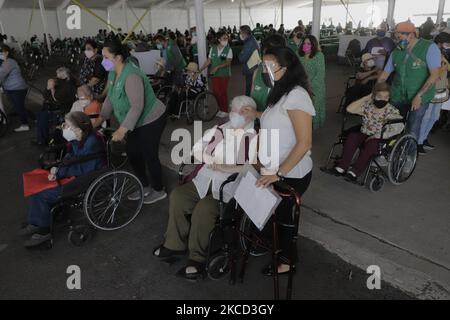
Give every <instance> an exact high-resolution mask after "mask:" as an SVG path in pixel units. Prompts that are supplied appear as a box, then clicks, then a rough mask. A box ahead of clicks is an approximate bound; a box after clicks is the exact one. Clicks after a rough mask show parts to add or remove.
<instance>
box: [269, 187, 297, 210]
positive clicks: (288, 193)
mask: <svg viewBox="0 0 450 320" xmlns="http://www.w3.org/2000/svg"><path fill="white" fill-rule="evenodd" d="M274 188H275V191H277V193H278V194H279V195H280V196H282V197H293V198H294V199H295V204H296V205H297V206H298V207H300V206H301V204H302V200H301V196H300V194H299V193H298V192H297V191H296V190H295V189H294V188H292V187H291V186H290V185H288V184H287V183H286V182H284V181H278V182H275V183H274Z"/></svg>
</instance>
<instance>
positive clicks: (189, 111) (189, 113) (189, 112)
mask: <svg viewBox="0 0 450 320" xmlns="http://www.w3.org/2000/svg"><path fill="white" fill-rule="evenodd" d="M194 120H195V107H194V102H193V101H190V102H188V103H187V106H186V124H187V125H191V124H193V123H194Z"/></svg>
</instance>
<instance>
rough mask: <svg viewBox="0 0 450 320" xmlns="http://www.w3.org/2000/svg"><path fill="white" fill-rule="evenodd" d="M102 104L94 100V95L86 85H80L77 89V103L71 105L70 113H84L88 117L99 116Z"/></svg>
mask: <svg viewBox="0 0 450 320" xmlns="http://www.w3.org/2000/svg"><path fill="white" fill-rule="evenodd" d="M101 108H102V104H101V103H100V102H98V101H97V100H96V99H94V93H93V92H92V89H91V88H90V87H89V86H88V85H82V86H81V87H79V88H78V89H77V101H75V102H74V103H73V105H72V109H70V112H75V111H80V112H84V113H85V114H86V115H88V116H90V117H95V116H98V115H99V114H100V111H101Z"/></svg>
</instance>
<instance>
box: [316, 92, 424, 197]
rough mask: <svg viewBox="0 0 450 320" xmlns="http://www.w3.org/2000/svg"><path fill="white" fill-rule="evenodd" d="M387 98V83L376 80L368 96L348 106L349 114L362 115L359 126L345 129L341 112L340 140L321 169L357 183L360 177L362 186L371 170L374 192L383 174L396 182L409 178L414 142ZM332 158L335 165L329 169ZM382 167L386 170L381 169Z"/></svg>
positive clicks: (388, 95) (382, 182) (379, 187)
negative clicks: (340, 151)
mask: <svg viewBox="0 0 450 320" xmlns="http://www.w3.org/2000/svg"><path fill="white" fill-rule="evenodd" d="M389 98H390V86H389V85H388V84H386V83H379V84H376V85H375V87H374V89H373V93H372V94H371V95H369V96H366V97H364V98H362V99H360V100H358V101H356V102H354V103H352V104H350V105H349V106H348V107H347V109H346V111H347V112H348V113H350V114H356V115H359V116H361V117H362V125H360V126H354V127H351V128H350V129H345V122H346V121H347V115H344V122H343V125H342V132H341V135H340V137H339V141H338V142H337V143H335V144H334V145H333V148H332V150H331V152H330V155H329V158H328V161H327V164H326V166H325V167H322V171H325V172H327V173H331V174H333V175H336V176H345V177H346V180H347V181H349V182H353V183H358V181H360V180H361V179H360V178H361V177H362V176H363V179H362V181H360V184H361V185H365V184H366V182H367V180H368V178H369V174H370V173H372V174H373V177H372V180H371V181H370V184H369V189H370V190H371V191H373V192H377V191H379V190H380V189H381V188H382V187H383V185H384V181H385V179H384V176H387V177H388V179H389V180H390V182H391V183H393V184H395V185H399V184H401V183H403V182H404V181H406V180H407V179H409V177H410V176H411V175H412V172H413V171H414V169H415V165H416V161H417V142H416V141H415V139H414V137H412V136H411V135H408V134H403V133H404V129H405V124H404V123H405V119H403V118H402V116H401V115H400V112H399V111H398V109H396V108H395V107H393V106H392V105H391V104H390V103H389ZM338 145H343V151H342V155H340V156H339V155H337V156H334V152H335V148H336V146H338ZM332 159H334V160H335V163H334V167H332V168H328V165H329V163H330V161H331V160H332ZM382 162H384V165H383V163H382ZM385 166H387V170H383V168H382V167H385ZM372 168H374V169H373V170H372ZM386 171H387V172H386Z"/></svg>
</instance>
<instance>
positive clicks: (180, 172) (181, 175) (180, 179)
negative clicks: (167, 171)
mask: <svg viewBox="0 0 450 320" xmlns="http://www.w3.org/2000/svg"><path fill="white" fill-rule="evenodd" d="M190 160H191V163H194V161H195V158H194V155H191V158H190ZM187 165H188V164H187V163H184V162H183V163H182V164H181V165H180V167H179V168H178V182H179V183H180V184H181V183H183V179H184V168H186V166H187Z"/></svg>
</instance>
